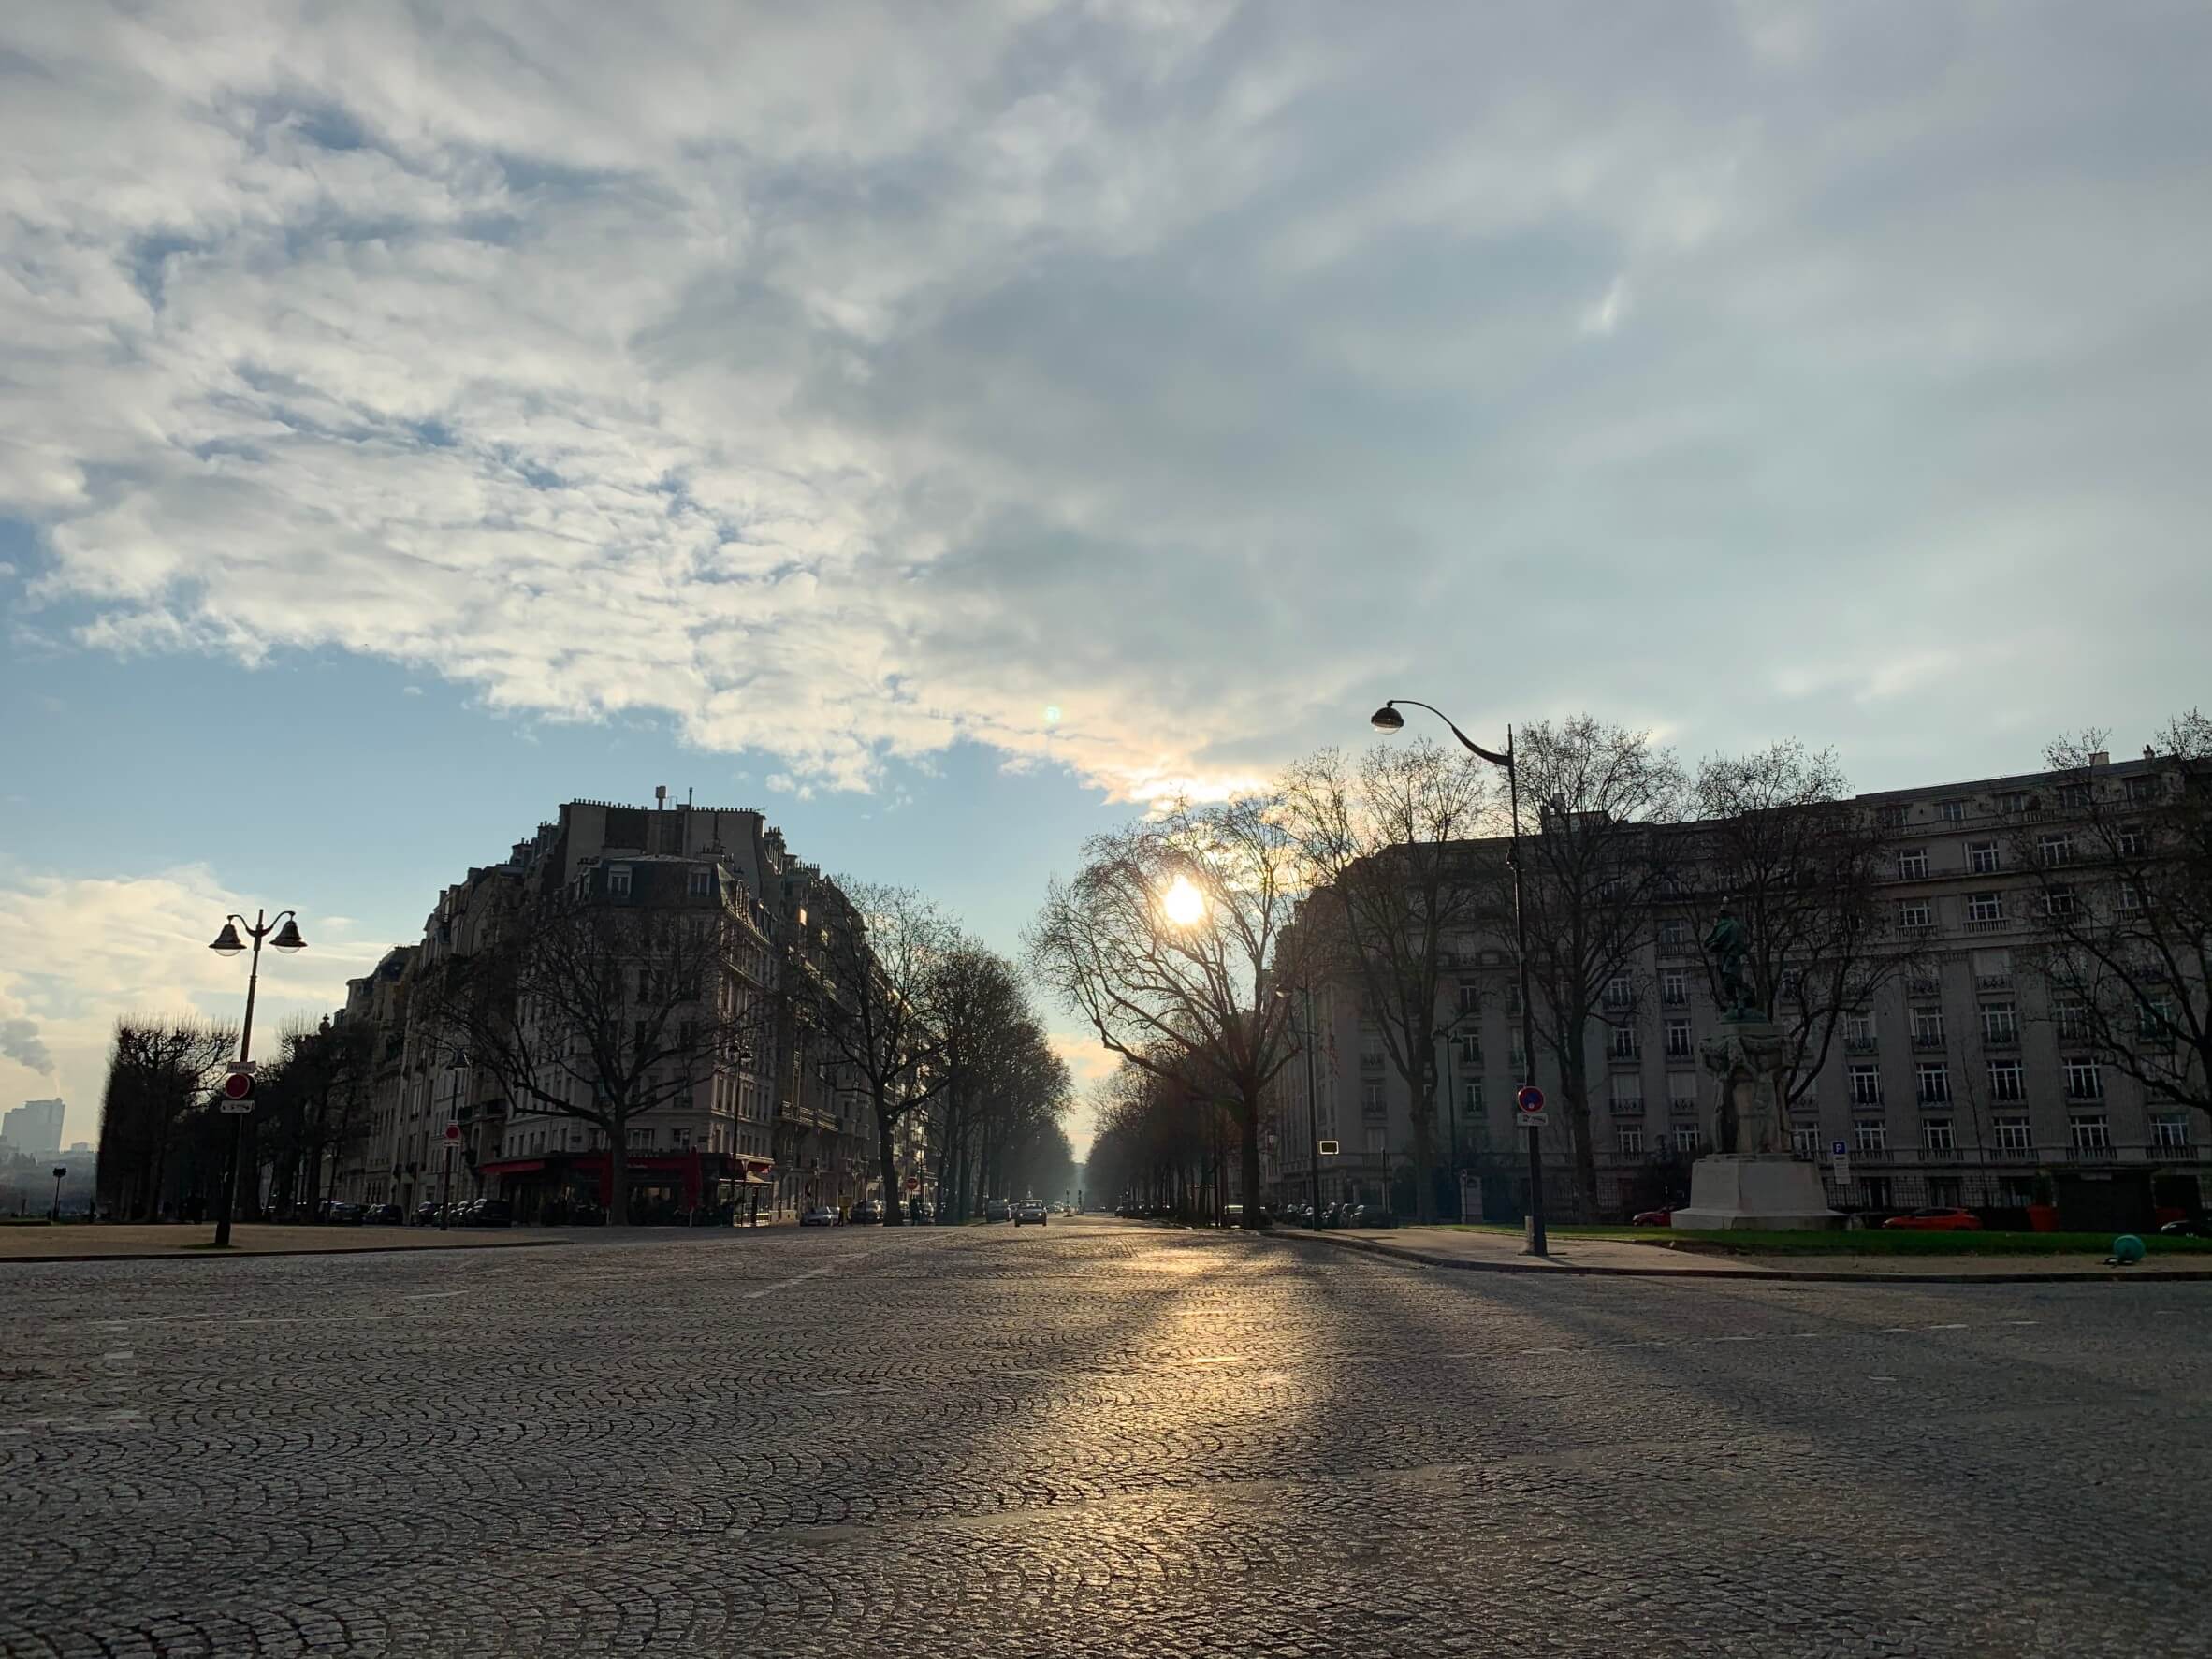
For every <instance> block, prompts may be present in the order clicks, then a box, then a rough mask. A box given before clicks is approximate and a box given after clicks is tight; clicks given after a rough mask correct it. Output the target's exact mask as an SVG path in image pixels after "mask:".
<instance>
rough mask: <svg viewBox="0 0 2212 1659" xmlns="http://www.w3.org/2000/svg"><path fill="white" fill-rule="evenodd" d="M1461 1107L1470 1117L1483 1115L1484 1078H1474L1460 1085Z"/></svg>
mask: <svg viewBox="0 0 2212 1659" xmlns="http://www.w3.org/2000/svg"><path fill="white" fill-rule="evenodd" d="M1460 1109H1461V1110H1462V1111H1463V1112H1464V1113H1466V1114H1467V1115H1468V1116H1469V1117H1479V1116H1481V1115H1482V1079H1480V1078H1479V1077H1477V1078H1474V1079H1472V1080H1471V1081H1469V1082H1466V1083H1463V1084H1461V1085H1460Z"/></svg>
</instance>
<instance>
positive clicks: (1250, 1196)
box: [1237, 1095, 1259, 1228]
mask: <svg viewBox="0 0 2212 1659" xmlns="http://www.w3.org/2000/svg"><path fill="white" fill-rule="evenodd" d="M1237 1128H1238V1130H1239V1131H1240V1132H1239V1134H1238V1136H1237V1142H1238V1144H1237V1171H1238V1173H1239V1174H1240V1175H1241V1176H1242V1177H1243V1178H1244V1194H1243V1201H1244V1215H1243V1216H1242V1218H1241V1219H1242V1221H1243V1224H1244V1226H1246V1227H1250V1228H1257V1227H1259V1196H1258V1195H1259V1100H1258V1099H1257V1098H1255V1097H1253V1096H1249V1095H1247V1096H1246V1097H1245V1098H1244V1099H1242V1100H1239V1101H1238V1102H1237Z"/></svg>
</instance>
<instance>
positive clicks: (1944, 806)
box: [1936, 801, 1966, 823]
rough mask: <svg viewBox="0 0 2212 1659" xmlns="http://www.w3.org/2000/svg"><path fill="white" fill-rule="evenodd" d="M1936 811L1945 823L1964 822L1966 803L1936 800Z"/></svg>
mask: <svg viewBox="0 0 2212 1659" xmlns="http://www.w3.org/2000/svg"><path fill="white" fill-rule="evenodd" d="M1936 811H1937V812H1938V813H1939V814H1940V815H1941V816H1942V818H1943V822H1945V823H1964V822H1966V803H1965V802H1964V801H1941V802H1938V803H1937V805H1936Z"/></svg>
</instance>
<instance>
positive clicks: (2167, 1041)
mask: <svg viewBox="0 0 2212 1659" xmlns="http://www.w3.org/2000/svg"><path fill="white" fill-rule="evenodd" d="M2175 1021H2176V1014H2175V1012H2174V998H2173V997H2168V996H2165V995H2163V994H2161V995H2160V996H2157V997H2145V998H2144V999H2143V1000H2142V1001H2141V1002H2139V1003H2137V1004H2136V1005H2135V1034H2136V1036H2138V1037H2139V1038H2141V1039H2142V1040H2143V1046H2144V1047H2146V1048H2171V1047H2173V1046H2174V1041H2175V1039H2176V1037H2178V1036H2179V1035H2180V1027H2179V1026H2177V1025H2176V1023H2175Z"/></svg>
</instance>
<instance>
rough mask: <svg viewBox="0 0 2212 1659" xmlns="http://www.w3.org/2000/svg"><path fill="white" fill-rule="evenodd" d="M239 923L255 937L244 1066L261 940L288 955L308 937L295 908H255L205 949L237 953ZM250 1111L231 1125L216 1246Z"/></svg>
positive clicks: (231, 920) (226, 1228)
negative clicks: (251, 916) (271, 911)
mask: <svg viewBox="0 0 2212 1659" xmlns="http://www.w3.org/2000/svg"><path fill="white" fill-rule="evenodd" d="M280 922H281V923H283V924H284V925H283V926H281V927H280V926H278V925H277V924H279V923H280ZM241 927H242V928H244V929H245V930H246V933H247V935H248V937H249V938H251V939H253V941H254V961H253V970H252V971H251V972H250V973H248V974H247V976H246V1021H245V1024H244V1025H242V1026H240V1027H239V1034H238V1058H239V1064H240V1066H243V1065H244V1064H245V1063H246V1061H247V1060H248V1059H249V1058H251V1057H252V1055H253V1052H254V993H255V991H256V990H257V989H258V988H259V987H260V984H261V941H262V940H263V939H269V935H270V934H272V933H273V934H274V935H276V937H275V938H274V939H269V945H270V947H271V948H272V949H275V950H279V951H282V952H284V954H285V955H287V956H289V955H291V954H292V953H294V952H295V951H304V950H306V949H307V941H306V940H305V939H301V938H300V937H299V913H298V911H297V910H279V911H278V912H277V913H276V914H275V915H274V916H269V915H267V914H266V913H265V912H263V911H261V910H255V912H254V920H253V921H251V922H248V921H247V920H246V919H245V918H244V917H243V916H231V917H228V918H226V920H225V922H224V924H223V931H222V932H221V933H218V934H217V935H216V936H215V939H214V942H213V943H211V944H210V945H209V946H208V949H209V950H211V951H212V952H214V953H215V954H217V955H218V956H235V955H237V954H238V953H240V951H243V950H244V949H245V948H246V945H245V940H244V939H240V938H239V936H238V933H239V929H240V928H241ZM250 1115H251V1113H239V1114H238V1115H237V1117H236V1118H234V1119H233V1120H232V1123H231V1126H230V1158H229V1161H228V1162H227V1163H226V1164H225V1165H224V1168H223V1201H222V1207H221V1208H220V1209H218V1210H217V1211H216V1212H215V1244H216V1246H217V1247H218V1248H220V1247H222V1246H224V1245H226V1244H229V1243H230V1213H231V1211H232V1210H234V1209H236V1208H237V1207H238V1167H239V1163H240V1159H241V1158H242V1157H243V1156H244V1154H245V1149H246V1119H247V1117H248V1116H250Z"/></svg>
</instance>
